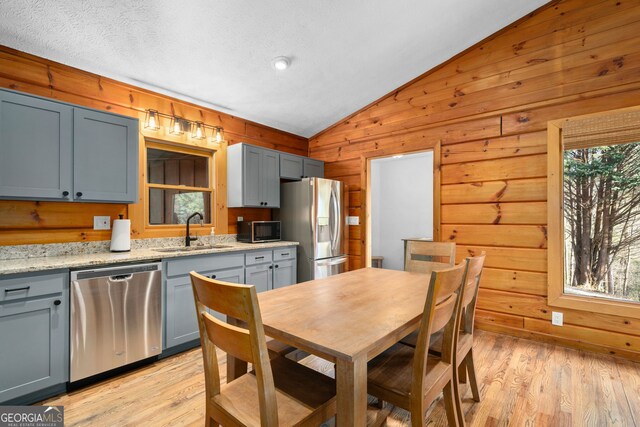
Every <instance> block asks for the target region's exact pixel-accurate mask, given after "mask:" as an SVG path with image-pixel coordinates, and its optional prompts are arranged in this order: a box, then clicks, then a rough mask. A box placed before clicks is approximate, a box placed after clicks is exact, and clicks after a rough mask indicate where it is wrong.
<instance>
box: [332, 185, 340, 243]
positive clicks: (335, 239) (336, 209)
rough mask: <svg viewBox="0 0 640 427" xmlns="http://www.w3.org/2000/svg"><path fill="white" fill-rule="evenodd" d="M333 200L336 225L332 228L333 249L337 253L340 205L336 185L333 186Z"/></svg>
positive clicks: (334, 222)
mask: <svg viewBox="0 0 640 427" xmlns="http://www.w3.org/2000/svg"><path fill="white" fill-rule="evenodd" d="M331 200H332V202H333V203H332V204H331V206H332V208H333V224H334V226H333V227H332V229H331V249H332V250H333V253H336V251H337V250H338V248H336V245H337V244H338V237H339V236H340V233H341V231H340V226H341V224H340V208H339V207H338V206H339V205H338V202H339V200H338V195H337V194H336V191H335V187H334V186H331Z"/></svg>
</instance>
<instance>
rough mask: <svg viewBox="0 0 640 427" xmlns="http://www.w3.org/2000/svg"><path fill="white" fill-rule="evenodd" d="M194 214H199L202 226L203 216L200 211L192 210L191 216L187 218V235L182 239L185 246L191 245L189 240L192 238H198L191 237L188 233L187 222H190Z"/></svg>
mask: <svg viewBox="0 0 640 427" xmlns="http://www.w3.org/2000/svg"><path fill="white" fill-rule="evenodd" d="M195 216H199V217H200V226H202V222H203V221H204V217H203V216H202V214H201V213H200V212H194V213H193V214H191V216H190V217H189V218H187V236H186V237H185V241H184V244H185V246H191V242H193V241H194V240H197V239H198V237H191V236H190V235H189V223H190V222H191V220H192V219H193V217H195Z"/></svg>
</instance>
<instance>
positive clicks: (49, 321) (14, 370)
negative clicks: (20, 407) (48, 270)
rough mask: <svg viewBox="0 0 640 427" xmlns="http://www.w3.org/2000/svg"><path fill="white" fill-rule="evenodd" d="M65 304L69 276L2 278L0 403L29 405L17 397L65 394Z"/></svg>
mask: <svg viewBox="0 0 640 427" xmlns="http://www.w3.org/2000/svg"><path fill="white" fill-rule="evenodd" d="M68 301H69V275H68V273H67V272H63V273H55V274H46V275H29V276H18V277H12V278H4V279H0V361H1V363H0V403H6V402H9V403H28V402H29V401H33V400H34V399H33V398H31V399H29V400H28V401H26V402H25V401H21V400H20V399H21V398H22V397H24V396H26V395H32V396H35V395H38V393H40V395H39V397H40V398H45V397H48V394H49V395H50V394H55V393H56V392H60V391H63V390H64V387H65V383H66V381H68V379H69V378H68V373H69V350H68V349H69V306H68ZM47 389H49V390H52V389H55V391H53V392H49V393H48V394H47V393H46V390H47Z"/></svg>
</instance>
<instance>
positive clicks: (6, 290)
mask: <svg viewBox="0 0 640 427" xmlns="http://www.w3.org/2000/svg"><path fill="white" fill-rule="evenodd" d="M29 289H31V286H24V287H22V288H13V289H5V290H4V293H5V294H8V293H9V292H20V291H28V290H29Z"/></svg>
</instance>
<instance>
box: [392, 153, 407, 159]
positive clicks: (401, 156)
mask: <svg viewBox="0 0 640 427" xmlns="http://www.w3.org/2000/svg"><path fill="white" fill-rule="evenodd" d="M392 157H393V158H394V159H401V158H403V157H404V154H396V155H395V156H392Z"/></svg>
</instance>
